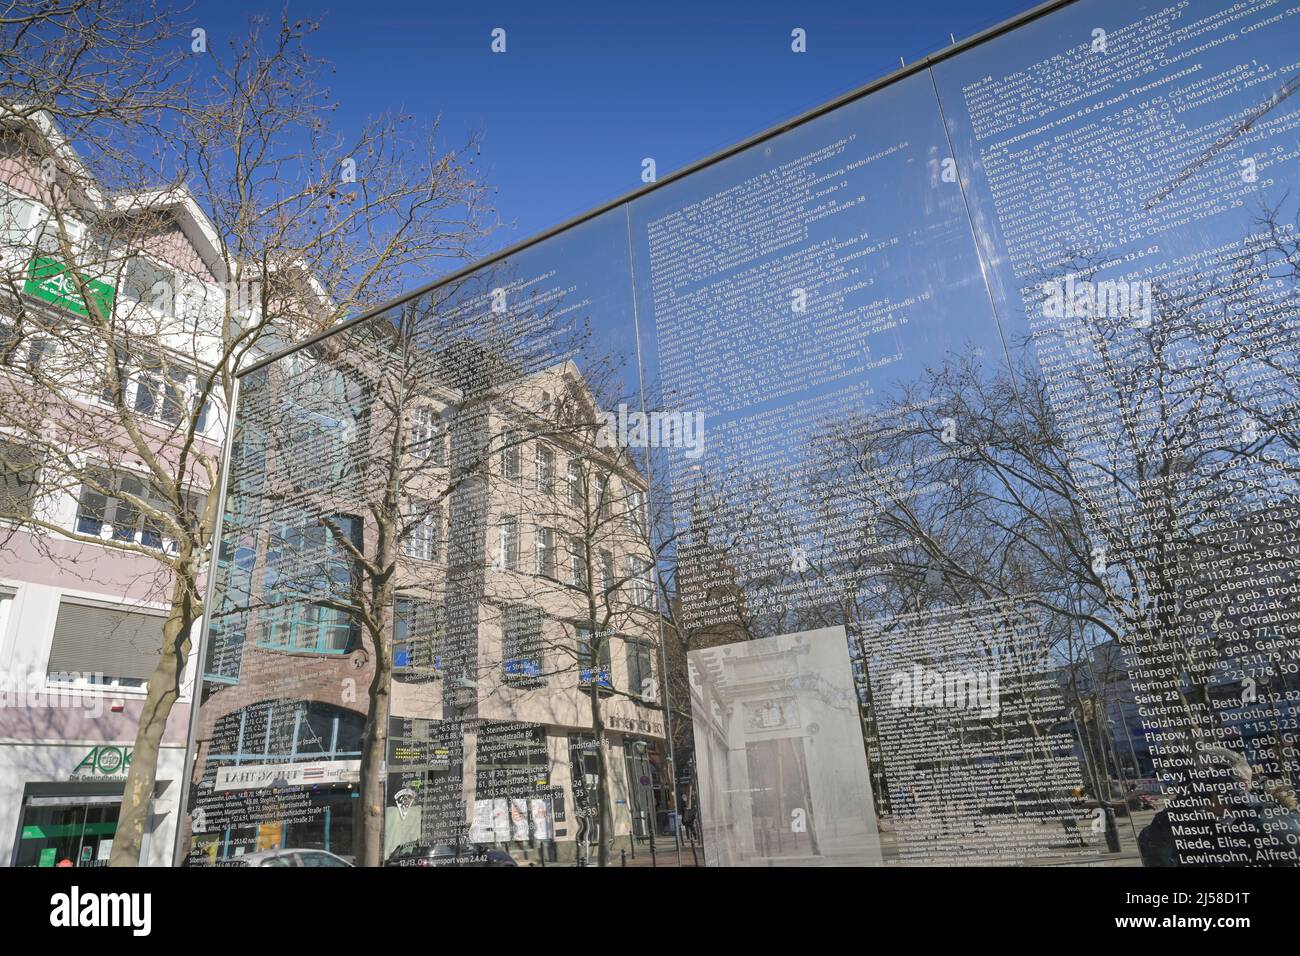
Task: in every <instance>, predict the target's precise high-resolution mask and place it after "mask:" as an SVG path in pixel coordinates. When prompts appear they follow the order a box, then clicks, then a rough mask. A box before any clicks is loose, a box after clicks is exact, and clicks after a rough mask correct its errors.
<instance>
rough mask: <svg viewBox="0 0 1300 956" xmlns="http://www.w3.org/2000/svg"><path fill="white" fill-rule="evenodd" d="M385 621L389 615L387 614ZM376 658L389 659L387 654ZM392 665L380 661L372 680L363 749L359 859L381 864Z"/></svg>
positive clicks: (367, 862) (368, 863)
mask: <svg viewBox="0 0 1300 956" xmlns="http://www.w3.org/2000/svg"><path fill="white" fill-rule="evenodd" d="M384 619H385V620H386V619H387V617H386V616H385V618H384ZM376 657H381V658H383V659H384V660H386V659H387V655H386V654H379V655H376ZM389 678H390V674H389V668H388V667H387V665H386V664H381V662H380V661H379V660H377V661H376V664H375V674H374V677H373V679H372V680H371V682H370V719H369V721H367V723H366V735H365V743H364V744H363V745H362V748H361V803H362V806H363V807H364V816H363V818H362V822H361V833H360V846H359V847H358V849H357V862H358V864H359V865H361V866H382V865H383V862H384V791H385V784H386V783H387V781H385V779H384V762H385V759H386V758H387V755H388V711H389Z"/></svg>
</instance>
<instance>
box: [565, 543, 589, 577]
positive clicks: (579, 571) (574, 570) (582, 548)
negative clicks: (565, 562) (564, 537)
mask: <svg viewBox="0 0 1300 956" xmlns="http://www.w3.org/2000/svg"><path fill="white" fill-rule="evenodd" d="M569 584H571V585H573V587H575V588H583V589H585V588H586V587H587V542H585V541H583V540H582V538H579V537H578V536H577V535H571V536H570V537H569Z"/></svg>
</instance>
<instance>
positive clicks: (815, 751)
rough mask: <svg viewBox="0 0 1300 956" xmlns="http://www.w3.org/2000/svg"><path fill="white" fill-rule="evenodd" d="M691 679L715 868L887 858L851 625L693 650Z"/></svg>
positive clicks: (709, 852)
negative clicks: (852, 659) (853, 664)
mask: <svg viewBox="0 0 1300 956" xmlns="http://www.w3.org/2000/svg"><path fill="white" fill-rule="evenodd" d="M690 676H691V708H692V715H693V720H694V722H695V755H696V772H697V775H698V780H699V788H700V801H701V802H700V811H701V817H702V822H703V827H704V845H705V853H706V856H707V859H708V862H709V863H710V865H714V866H735V865H746V864H754V865H769V866H772V865H781V864H789V865H818V864H831V865H835V864H843V865H852V864H875V863H879V862H880V846H879V840H878V835H877V833H876V827H875V809H874V806H873V804H872V799H871V787H870V785H869V782H868V776H867V764H866V752H865V749H864V747H863V739H862V724H861V719H860V717H859V713H858V705H857V697H856V693H855V690H854V684H853V674H852V671H851V669H850V666H849V657H848V646H847V644H846V638H845V634H844V629H843V628H840V627H833V628H823V629H821V630H818V631H807V632H803V633H800V634H785V635H781V636H779V637H770V638H764V639H762V640H756V641H747V642H744V643H738V644H730V645H727V646H724V647H713V648H707V649H705V650H700V651H693V652H692V653H691V655H690Z"/></svg>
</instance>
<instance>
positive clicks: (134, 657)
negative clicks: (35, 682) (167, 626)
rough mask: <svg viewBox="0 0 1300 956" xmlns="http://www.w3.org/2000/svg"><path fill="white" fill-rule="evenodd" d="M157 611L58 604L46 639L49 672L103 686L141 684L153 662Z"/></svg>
mask: <svg viewBox="0 0 1300 956" xmlns="http://www.w3.org/2000/svg"><path fill="white" fill-rule="evenodd" d="M164 620H165V618H164V616H163V615H162V614H156V613H147V612H142V611H136V610H128V609H126V608H120V607H107V606H103V605H98V604H83V603H80V602H77V601H71V600H65V601H63V602H62V603H60V604H59V615H58V617H57V618H56V620H55V622H54V639H53V641H52V642H51V644H50V659H49V665H48V668H47V669H48V672H49V677H50V679H51V680H54V681H56V682H68V681H70V680H71V679H72V675H77V678H78V679H79V681H78V682H80V681H82V680H84V681H85V682H87V683H90V684H94V685H99V686H105V687H112V686H118V687H134V688H139V687H143V686H144V684H145V682H146V681H147V680H148V679H149V677H150V675H151V674H153V671H154V668H155V667H157V666H158V655H159V652H160V651H161V650H162V640H163V622H164Z"/></svg>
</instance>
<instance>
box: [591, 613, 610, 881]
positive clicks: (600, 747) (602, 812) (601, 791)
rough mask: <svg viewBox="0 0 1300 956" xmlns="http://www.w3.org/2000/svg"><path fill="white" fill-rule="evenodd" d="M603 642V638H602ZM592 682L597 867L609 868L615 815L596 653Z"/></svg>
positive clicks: (597, 653)
mask: <svg viewBox="0 0 1300 956" xmlns="http://www.w3.org/2000/svg"><path fill="white" fill-rule="evenodd" d="M602 640H603V638H602ZM594 656H595V659H594V660H593V662H592V675H591V676H592V681H591V735H592V737H593V738H594V739H595V741H596V772H597V774H599V779H600V783H599V785H598V786H597V787H596V812H597V814H598V819H599V820H600V841H599V843H598V844H597V847H596V865H597V866H609V846H610V840H611V839H612V838H613V833H612V830H613V823H614V821H613V814H612V813H611V812H610V791H609V784H610V779H609V759H608V757H607V755H606V753H605V720H604V718H603V717H602V716H601V713H600V654H599V652H596V653H595V655H594Z"/></svg>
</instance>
